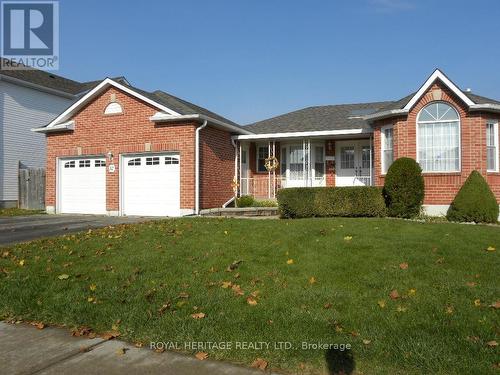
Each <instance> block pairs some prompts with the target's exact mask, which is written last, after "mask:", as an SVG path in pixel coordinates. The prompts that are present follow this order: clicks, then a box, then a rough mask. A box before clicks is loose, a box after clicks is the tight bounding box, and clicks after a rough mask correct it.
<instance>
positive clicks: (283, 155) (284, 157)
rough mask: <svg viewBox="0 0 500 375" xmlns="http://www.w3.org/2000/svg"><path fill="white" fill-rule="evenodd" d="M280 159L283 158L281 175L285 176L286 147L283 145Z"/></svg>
mask: <svg viewBox="0 0 500 375" xmlns="http://www.w3.org/2000/svg"><path fill="white" fill-rule="evenodd" d="M280 159H281V163H280V165H281V175H282V176H283V177H285V176H286V147H283V148H282V149H281V155H280Z"/></svg>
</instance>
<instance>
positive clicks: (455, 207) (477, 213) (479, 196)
mask: <svg viewBox="0 0 500 375" xmlns="http://www.w3.org/2000/svg"><path fill="white" fill-rule="evenodd" d="M446 218H447V219H448V220H450V221H462V222H476V223H496V222H497V220H498V203H497V200H496V198H495V195H494V194H493V192H492V191H491V189H490V187H489V186H488V183H487V182H486V180H485V179H484V177H483V176H481V173H479V172H478V171H472V173H471V174H470V176H469V177H468V178H467V180H466V181H465V183H464V184H463V186H462V187H461V188H460V190H459V192H458V193H457V195H456V197H455V199H454V200H453V202H452V203H451V205H450V208H449V209H448V212H447V214H446Z"/></svg>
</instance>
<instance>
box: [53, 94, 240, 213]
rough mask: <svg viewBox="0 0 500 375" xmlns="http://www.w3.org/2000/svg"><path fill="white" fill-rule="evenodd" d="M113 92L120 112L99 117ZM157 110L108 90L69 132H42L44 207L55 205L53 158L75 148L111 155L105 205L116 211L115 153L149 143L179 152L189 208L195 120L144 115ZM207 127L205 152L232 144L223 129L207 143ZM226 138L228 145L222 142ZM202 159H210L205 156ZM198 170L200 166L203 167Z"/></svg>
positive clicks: (142, 149) (183, 204)
mask: <svg viewBox="0 0 500 375" xmlns="http://www.w3.org/2000/svg"><path fill="white" fill-rule="evenodd" d="M112 94H114V95H115V96H116V100H117V101H118V102H119V103H120V104H121V105H122V106H123V114H119V115H104V108H105V107H106V106H107V105H108V104H109V102H110V96H111V95H112ZM157 111H158V110H157V109H156V108H154V107H152V106H150V105H148V104H146V103H144V102H142V101H140V100H138V99H136V98H134V97H132V96H130V95H128V94H126V93H124V92H122V91H119V90H117V89H115V88H110V89H108V90H107V91H105V92H104V93H103V94H101V95H100V96H99V97H97V98H96V99H95V100H94V101H92V102H91V103H90V104H89V105H87V106H86V107H85V108H83V109H82V110H81V111H80V112H79V113H78V114H76V115H75V116H74V118H73V120H74V121H75V130H74V131H72V132H64V133H52V134H50V133H49V134H48V135H47V184H46V205H47V206H55V205H56V188H55V186H56V158H57V157H61V156H77V155H78V148H81V154H82V155H102V156H105V155H106V154H107V153H108V152H109V151H111V152H112V153H113V155H114V160H113V163H114V164H115V166H116V171H115V172H114V173H110V172H109V171H108V170H106V184H107V192H106V207H107V210H108V211H118V210H119V173H120V172H119V170H120V166H119V155H120V154H122V153H133V152H141V153H142V152H145V151H146V143H150V144H151V151H152V152H161V151H176V152H179V153H180V158H181V171H180V178H181V192H180V199H181V202H180V206H181V209H194V206H195V204H194V201H195V193H194V189H195V167H194V164H195V160H194V158H195V154H194V151H195V129H196V127H197V126H198V125H199V124H197V123H194V122H184V123H177V124H155V123H153V122H151V121H150V120H149V117H151V116H152V115H153V114H154V113H156V112H157ZM208 129H209V128H206V130H205V131H206V132H207V133H208V137H205V142H206V143H205V145H204V148H205V150H206V151H205V155H207V153H209V151H208V149H209V148H210V147H215V148H217V147H222V148H223V149H224V150H226V149H227V148H228V147H229V146H231V142H230V140H229V137H228V135H227V134H223V133H224V132H220V133H219V132H217V133H216V134H217V136H220V137H221V139H220V140H219V141H218V142H212V143H207V142H209V141H208V138H209V137H210V136H211V134H212V131H211V130H208ZM226 141H227V142H228V144H229V146H227V144H226V145H224V142H226ZM207 145H208V146H207ZM214 152H215V151H214ZM222 152H225V151H222ZM226 157H227V156H226ZM206 160H207V161H210V158H208V159H206ZM107 164H109V161H107ZM200 169H203V168H202V165H201V166H200ZM231 173H232V172H231ZM231 179H232V177H231ZM213 193H214V194H217V193H218V191H217V190H216V191H213ZM208 195H210V192H209V193H205V195H204V196H205V199H208V198H206V197H207V196H208ZM224 198H226V195H224V197H221V198H218V200H217V202H219V201H220V200H222V199H224ZM207 202H209V201H207Z"/></svg>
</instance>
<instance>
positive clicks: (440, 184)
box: [374, 81, 500, 205]
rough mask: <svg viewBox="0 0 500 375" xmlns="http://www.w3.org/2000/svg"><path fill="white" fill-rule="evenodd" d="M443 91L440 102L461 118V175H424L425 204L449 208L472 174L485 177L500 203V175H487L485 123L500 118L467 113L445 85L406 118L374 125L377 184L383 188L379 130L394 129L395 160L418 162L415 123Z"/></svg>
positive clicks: (434, 88) (439, 86)
mask: <svg viewBox="0 0 500 375" xmlns="http://www.w3.org/2000/svg"><path fill="white" fill-rule="evenodd" d="M434 90H441V92H442V97H441V99H440V100H441V101H444V102H448V103H449V104H451V105H452V106H453V107H454V108H455V109H456V110H457V111H458V113H459V115H460V133H461V135H460V142H461V171H460V172H456V173H424V181H425V200H424V204H436V205H447V204H450V203H451V201H452V200H453V198H454V197H455V195H456V194H457V192H458V190H459V189H460V187H461V186H462V185H463V183H464V182H465V180H466V179H467V177H468V176H469V175H470V173H471V172H472V171H473V170H477V171H479V172H480V173H481V174H483V175H484V176H486V178H487V181H488V183H489V184H490V187H491V188H492V190H493V192H494V193H495V195H496V197H497V200H498V201H500V174H499V173H487V172H486V121H487V120H490V119H498V118H500V116H499V115H493V114H490V113H478V112H468V111H467V106H466V105H465V104H464V103H463V102H462V101H461V99H459V98H458V97H457V96H456V95H455V94H454V93H453V92H451V91H450V90H449V89H448V88H447V87H446V86H445V85H444V84H442V83H441V82H440V81H437V82H436V83H435V84H434V85H433V86H432V87H431V88H430V89H429V90H428V91H427V93H426V94H425V95H423V96H422V98H421V99H420V100H419V101H418V102H417V104H416V105H415V106H414V107H413V108H412V109H411V111H410V113H409V114H408V116H407V117H400V118H393V119H388V120H381V121H378V122H376V123H375V124H374V127H375V131H374V145H375V157H374V162H375V181H376V184H377V185H379V186H381V185H383V184H384V176H383V175H382V174H381V165H380V159H381V154H380V153H381V149H380V147H381V143H380V134H381V132H380V128H381V126H383V125H388V124H393V125H394V158H395V159H397V158H400V157H410V158H413V159H416V157H417V145H416V121H417V116H418V113H419V112H420V110H421V109H422V108H423V107H425V106H426V105H427V104H429V103H430V102H432V101H434V97H433V93H432V92H433V91H434Z"/></svg>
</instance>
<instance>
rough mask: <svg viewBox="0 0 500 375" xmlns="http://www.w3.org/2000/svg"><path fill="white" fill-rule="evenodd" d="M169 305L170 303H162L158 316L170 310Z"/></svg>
mask: <svg viewBox="0 0 500 375" xmlns="http://www.w3.org/2000/svg"><path fill="white" fill-rule="evenodd" d="M171 306H172V305H171V303H170V302H166V303H164V304H163V305H162V306H161V307H160V308H159V309H158V314H160V315H162V314H163V313H164V312H165V311H166V310H168V309H170V307H171Z"/></svg>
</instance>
